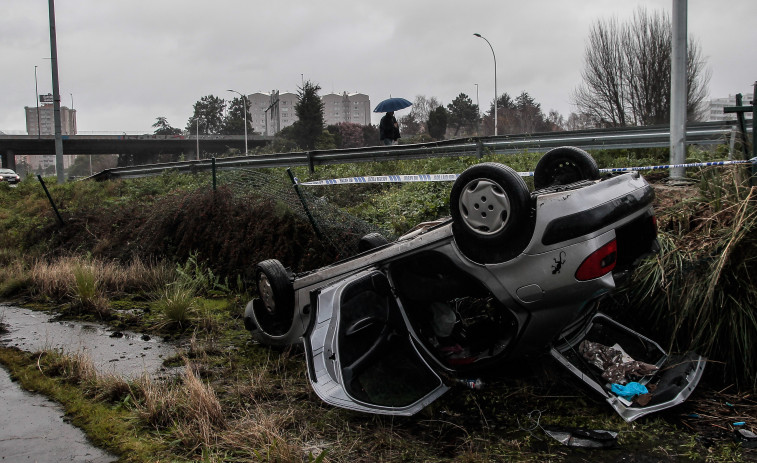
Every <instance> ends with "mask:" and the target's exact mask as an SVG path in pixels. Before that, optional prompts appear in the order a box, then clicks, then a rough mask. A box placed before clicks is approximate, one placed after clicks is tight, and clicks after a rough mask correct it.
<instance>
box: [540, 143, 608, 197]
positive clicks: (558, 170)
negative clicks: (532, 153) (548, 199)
mask: <svg viewBox="0 0 757 463" xmlns="http://www.w3.org/2000/svg"><path fill="white" fill-rule="evenodd" d="M598 178H599V168H598V167H597V162H596V161H595V160H594V158H592V157H591V155H590V154H589V153H587V152H586V151H584V150H582V149H580V148H576V147H574V146H561V147H559V148H554V149H552V150H550V151H548V152H547V154H545V155H544V156H542V158H541V159H539V162H537V163H536V168H535V169H534V188H536V189H537V190H540V189H542V188H547V187H551V186H555V185H567V184H570V183H575V182H578V181H581V180H596V179H598Z"/></svg>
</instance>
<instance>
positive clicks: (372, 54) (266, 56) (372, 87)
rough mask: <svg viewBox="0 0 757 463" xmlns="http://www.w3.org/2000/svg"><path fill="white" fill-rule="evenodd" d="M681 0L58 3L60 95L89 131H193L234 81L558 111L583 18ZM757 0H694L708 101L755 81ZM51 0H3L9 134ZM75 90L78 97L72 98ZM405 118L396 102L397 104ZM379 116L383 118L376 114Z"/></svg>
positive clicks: (43, 75)
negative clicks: (522, 102)
mask: <svg viewBox="0 0 757 463" xmlns="http://www.w3.org/2000/svg"><path fill="white" fill-rule="evenodd" d="M672 2H673V0H627V1H622V2H621V1H617V0H581V1H566V0H530V1H523V0H522V1H517V2H516V1H512V0H496V1H483V0H467V1H459V0H458V1H446V0H404V1H396V0H381V1H373V2H366V1H359V0H323V1H312V0H278V1H270V0H269V1H265V2H262V1H249V0H216V1H204V2H198V1H186V0H183V1H179V0H128V1H126V0H57V1H56V2H55V13H56V26H57V40H58V65H59V72H60V92H61V100H62V105H64V106H68V107H71V106H72V104H73V106H74V108H75V109H76V110H77V125H78V129H79V132H80V133H100V132H102V133H106V132H107V133H118V132H124V131H125V132H128V133H133V132H140V133H152V131H153V129H152V128H151V125H152V124H153V123H154V122H155V119H156V118H157V117H158V116H165V117H167V118H168V122H169V123H170V124H171V125H172V126H174V127H179V128H184V127H185V126H186V124H187V120H188V119H189V117H190V116H191V114H192V105H193V104H194V103H195V102H196V101H197V100H199V99H200V98H201V97H203V96H205V95H211V94H212V95H216V96H218V97H221V98H224V99H226V100H231V99H232V98H233V97H234V96H235V95H234V94H232V93H229V92H227V91H226V90H227V89H234V90H237V91H240V92H242V93H245V94H249V93H253V92H257V91H264V92H265V91H270V90H272V89H278V90H280V91H282V92H283V91H291V92H296V91H297V87H298V86H299V85H301V79H302V78H304V79H305V80H310V81H312V82H315V83H317V84H319V85H320V86H321V87H322V91H321V94H325V93H329V92H332V91H333V92H336V93H341V92H343V91H347V92H360V93H365V94H368V95H369V96H370V98H371V104H372V106H375V105H376V104H377V103H378V102H379V101H380V100H382V99H384V98H388V97H389V96H390V95H391V96H401V97H405V98H407V99H409V100H411V101H412V100H413V99H414V98H415V96H416V95H425V96H427V97H432V96H433V97H436V98H437V99H439V100H440V101H441V102H442V103H443V104H444V105H446V104H448V103H450V102H451V101H452V100H453V99H454V98H455V97H456V96H457V95H459V94H460V93H465V94H467V95H468V96H470V97H471V99H472V100H473V102H474V103H475V102H476V86H475V84H479V94H478V97H479V102H480V105H481V107H482V109H485V108H488V106H489V104H490V102H491V101H492V99H493V98H494V64H493V60H492V54H491V51H490V49H489V47H488V45H487V44H486V42H484V41H483V40H481V39H480V38H477V37H474V36H473V33H474V32H478V33H480V34H482V35H483V36H484V37H486V38H487V39H488V40H489V41H490V42H491V44H492V46H493V47H494V51H495V53H496V57H497V89H498V91H499V93H500V94H502V93H504V92H507V93H509V94H510V95H511V96H513V97H515V96H517V95H518V94H520V92H521V91H524V90H525V91H527V92H529V93H530V94H531V95H532V96H533V97H534V98H535V99H536V101H537V102H539V103H541V105H542V109H543V110H544V112H545V113H546V112H547V111H549V110H550V109H555V110H557V111H559V112H560V113H561V114H563V115H564V116H566V117H567V116H568V114H569V113H570V112H571V111H573V110H574V108H573V106H572V105H571V100H570V96H571V93H572V92H573V90H574V89H575V88H576V87H577V86H578V85H579V84H580V82H581V70H582V68H583V55H584V50H585V45H586V38H587V36H588V32H589V28H590V26H591V24H592V23H594V22H595V21H596V20H598V19H609V18H611V17H617V18H618V19H619V20H626V19H629V18H631V16H632V14H633V12H634V10H635V9H637V8H638V7H639V6H644V7H646V8H647V9H649V10H664V11H666V12H668V14H670V13H671V12H672ZM755 19H757V1H755V0H719V1H713V0H692V1H690V2H689V3H688V30H689V34H690V36H693V37H694V38H696V39H697V40H698V41H699V43H700V45H701V47H702V51H703V54H704V55H705V56H706V57H707V61H708V64H709V68H710V70H711V72H712V79H711V81H710V86H709V94H710V96H711V97H721V96H728V95H729V94H735V93H739V92H741V93H747V92H751V91H752V85H753V83H754V81H755V80H757V60H755V51H754V47H755V44H757V29H755V28H754V27H753V23H754V20H755ZM49 40H50V34H49V23H48V1H46V0H3V2H2V14H1V15H0V60H1V61H2V67H1V68H0V69H2V71H1V72H0V94H1V95H2V97H1V98H0V130H2V131H22V132H23V133H25V130H26V127H25V119H24V106H34V104H35V99H34V98H35V91H34V66H38V68H37V77H38V85H39V93H41V94H45V93H48V92H52V79H51V70H50V60H49V59H46V58H48V57H49V56H50V43H49ZM72 97H73V103H72ZM399 114H402V113H399ZM377 120H378V119H377V118H374V123H376V122H377Z"/></svg>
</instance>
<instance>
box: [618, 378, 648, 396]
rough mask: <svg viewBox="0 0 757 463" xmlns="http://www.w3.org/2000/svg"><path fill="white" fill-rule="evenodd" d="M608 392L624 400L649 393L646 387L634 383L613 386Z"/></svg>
mask: <svg viewBox="0 0 757 463" xmlns="http://www.w3.org/2000/svg"><path fill="white" fill-rule="evenodd" d="M610 390H611V391H612V392H613V393H614V394H615V395H617V396H618V397H622V398H624V399H626V400H632V399H633V398H634V397H636V396H637V395H641V394H646V393H647V392H649V391H648V390H647V388H646V386H644V385H643V384H640V383H636V382H630V383H627V384H625V385H623V384H613V385H612V386H610Z"/></svg>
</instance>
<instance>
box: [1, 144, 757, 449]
mask: <svg viewBox="0 0 757 463" xmlns="http://www.w3.org/2000/svg"><path fill="white" fill-rule="evenodd" d="M593 154H594V155H595V158H596V159H597V161H598V163H599V165H600V167H607V166H613V167H616V166H635V165H651V164H658V163H661V162H665V161H666V156H667V154H666V152H665V151H664V150H641V151H637V152H631V151H613V152H596V153H593ZM717 155H718V153H708V152H694V153H691V155H690V158H691V159H696V160H700V159H701V160H707V159H711V158H713V157H714V156H717ZM539 157H540V154H538V153H521V154H518V155H507V156H504V155H490V154H487V155H486V156H484V158H483V159H482V160H483V161H495V162H503V163H506V164H508V165H510V166H511V167H513V168H514V169H515V170H517V171H532V170H533V168H534V166H535V164H536V161H537V159H538V158H539ZM479 161H480V160H478V159H476V158H474V157H470V158H466V157H460V158H456V157H449V158H438V159H427V160H406V161H397V162H386V163H361V164H355V165H336V166H329V167H327V168H319V169H318V170H317V172H316V173H315V174H310V173H309V172H307V171H306V169H304V168H298V169H294V170H295V171H296V172H295V175H297V176H298V177H299V178H300V179H301V180H302V181H305V180H311V179H319V178H339V177H349V176H354V175H377V174H381V175H386V174H418V173H459V172H462V171H463V170H464V169H465V168H466V167H467V166H469V165H471V164H474V163H477V162H479ZM735 172H736V169H720V170H714V169H711V170H703V171H695V170H692V171H690V176H691V177H692V179H694V180H696V181H698V182H699V183H698V184H696V185H693V186H690V187H686V188H674V187H668V186H666V185H664V184H662V183H661V184H658V185H656V188H657V202H658V204H657V206H656V207H657V211H658V224H659V228H660V237H661V242H662V244H663V250H662V252H661V253H660V254H659V255H658V256H657V257H656V258H654V259H651V260H649V261H648V262H647V263H646V264H645V266H644V267H643V268H642V270H641V271H639V272H637V274H636V275H635V280H634V282H633V284H632V285H631V287H630V289H629V291H628V292H626V293H623V294H621V295H617V296H616V297H615V298H614V302H615V304H616V305H617V307H612V306H609V305H608V307H607V309H608V310H616V311H618V312H619V313H620V314H621V316H622V315H623V314H626V318H627V320H625V321H628V319H630V320H631V323H635V324H638V325H643V329H642V331H644V332H649V331H650V330H651V331H655V330H656V331H658V332H657V333H654V335H655V336H656V337H658V338H660V339H672V341H671V347H673V349H675V350H684V349H688V348H691V347H694V348H697V349H699V350H700V351H701V352H702V353H705V354H706V355H708V356H709V357H710V358H711V359H712V360H715V361H717V362H723V363H724V364H725V365H726V367H725V368H718V365H719V364H720V363H713V364H712V365H711V366H709V367H708V371H714V372H719V373H722V374H721V375H714V376H713V377H712V378H708V381H710V382H711V383H710V384H703V385H702V386H701V387H700V389H698V391H697V393H695V395H694V397H692V399H690V400H689V401H687V402H686V403H685V404H684V405H682V406H681V407H678V408H676V409H674V410H671V411H670V412H667V413H664V414H659V415H658V416H655V417H651V418H644V419H641V420H639V421H638V422H636V423H632V424H628V423H625V422H623V421H622V420H621V419H620V418H619V417H617V416H616V415H615V414H613V413H612V412H611V411H610V409H609V408H608V407H607V405H606V404H605V403H604V402H602V401H600V400H598V399H597V397H596V396H595V395H594V394H593V393H592V392H591V391H586V390H584V389H581V388H579V387H578V385H577V384H576V383H575V381H573V380H572V379H571V378H569V377H567V376H563V374H562V373H560V372H559V370H557V369H549V370H548V371H547V370H546V364H545V363H544V362H532V364H531V365H514V366H512V369H510V370H508V375H507V376H506V377H502V378H492V379H491V380H489V381H488V382H487V384H486V387H485V388H484V389H483V390H480V391H472V390H467V389H464V388H459V389H458V390H455V391H452V392H451V393H449V394H447V395H445V396H444V397H442V398H441V399H439V400H438V401H436V402H435V403H433V404H432V405H431V406H429V407H427V408H426V409H425V410H423V411H422V412H421V413H420V414H418V415H417V416H414V417H407V418H405V417H385V416H371V415H365V414H358V413H353V412H349V411H346V410H341V409H337V408H333V407H329V406H327V405H325V404H323V403H322V402H321V401H320V400H319V399H318V398H317V397H315V395H314V394H313V392H312V390H311V388H310V386H309V384H308V381H307V375H306V371H305V362H304V354H303V352H302V351H301V350H299V349H297V348H290V349H285V350H283V351H278V350H273V349H268V348H265V347H262V346H260V345H257V344H255V343H253V342H252V341H251V340H250V338H249V335H248V333H247V332H246V331H244V329H243V327H242V322H241V319H240V316H241V314H242V311H243V309H244V306H245V304H246V303H247V301H248V300H249V298H250V297H251V296H250V295H249V294H246V292H247V291H248V289H249V287H250V286H249V285H248V283H249V277H250V275H249V270H251V268H252V265H254V264H255V263H256V262H258V261H260V260H263V259H265V258H270V257H277V258H279V259H280V260H282V262H285V264H286V265H287V266H290V267H291V268H293V269H294V270H295V271H300V270H307V269H311V268H315V267H318V266H321V265H325V264H328V263H330V262H332V261H333V259H335V258H336V256H335V255H334V254H333V253H331V252H330V251H328V248H327V247H326V246H324V245H323V244H321V243H319V241H318V239H317V238H316V237H315V235H314V233H313V231H312V229H311V227H310V225H309V224H308V223H307V220H306V219H305V218H304V217H302V216H301V215H298V214H297V213H294V212H293V211H291V210H288V209H287V208H286V207H285V206H284V205H283V203H282V202H280V201H274V200H272V199H270V198H268V197H266V196H264V195H260V194H259V192H257V191H254V188H249V189H247V190H245V191H242V192H240V191H239V190H237V189H232V188H231V187H230V186H229V185H222V186H221V187H220V188H219V189H218V190H217V191H216V192H213V191H212V189H211V188H210V186H209V181H208V180H209V179H208V178H207V177H208V176H207V175H205V174H197V175H179V174H175V173H168V174H164V175H160V176H157V177H151V178H146V179H136V180H119V181H113V182H103V183H94V182H75V183H67V184H64V185H55V184H54V183H53V182H50V184H49V185H48V186H49V187H50V189H51V194H52V196H53V198H54V199H55V200H56V202H57V203H58V206H59V208H60V210H61V212H62V214H63V216H64V218H65V220H66V223H67V225H66V226H65V227H60V226H59V225H58V224H57V222H56V221H55V218H54V216H53V214H52V210H51V208H50V205H49V203H48V202H47V199H46V197H44V193H42V191H41V188H40V186H39V184H38V182H36V180H33V179H30V180H25V181H24V182H22V183H21V184H20V185H19V187H18V188H13V189H11V188H3V187H2V186H1V185H0V219H2V220H0V261H1V262H2V265H0V297H3V298H5V299H13V300H15V301H17V302H18V303H21V304H27V305H29V306H34V307H35V308H38V309H42V310H53V311H55V312H57V313H59V314H61V315H62V316H67V317H77V318H88V319H95V320H99V321H102V322H103V323H107V324H109V325H110V326H112V327H113V328H115V329H134V330H137V331H140V332H145V333H150V334H153V335H156V336H160V337H164V338H172V339H177V340H179V341H180V342H181V344H182V348H181V349H180V351H179V353H178V354H177V355H176V356H175V357H172V358H171V359H167V360H166V366H167V367H176V368H177V369H178V371H179V373H178V374H176V375H173V376H170V377H169V378H166V379H156V378H149V377H142V378H137V379H133V380H127V379H124V378H120V377H118V376H113V375H105V374H101V373H98V372H97V371H96V369H95V368H94V367H93V365H92V362H91V361H90V360H89V359H87V358H86V356H83V355H81V354H80V353H60V352H55V351H45V352H41V353H33V354H32V353H21V352H19V351H16V350H14V349H8V348H0V363H2V364H3V365H4V366H5V368H7V369H8V370H9V371H10V372H11V374H12V375H13V377H14V378H15V379H16V380H18V381H19V383H20V384H21V385H22V386H23V387H24V388H26V389H29V390H35V391H39V392H41V393H44V394H46V395H48V396H50V397H52V398H53V399H55V400H57V401H59V402H61V403H62V404H63V405H64V406H65V407H66V410H67V412H68V413H69V416H70V417H71V419H72V421H73V422H74V423H75V424H76V425H77V426H80V427H82V429H84V430H85V431H86V432H87V433H88V435H89V436H90V438H91V439H92V440H93V442H95V443H96V444H97V445H99V446H102V447H104V448H107V449H109V450H111V451H113V452H115V453H117V454H118V455H120V456H121V460H122V461H134V462H142V461H144V462H147V461H157V460H160V461H197V460H202V461H217V462H220V461H224V462H235V461H281V462H289V461H324V462H347V461H350V462H352V461H468V462H485V461H533V462H537V461H538V462H541V461H555V462H559V461H576V460H587V461H596V460H607V461H620V460H622V459H624V458H626V457H627V456H628V455H634V456H639V458H643V459H645V460H648V461H653V460H655V461H656V460H671V459H681V460H685V461H742V460H748V459H750V458H752V457H754V453H751V452H753V451H752V450H747V449H744V448H742V447H741V446H740V445H739V444H737V443H734V442H733V440H732V434H731V433H730V432H729V431H732V430H731V429H730V428H729V426H731V424H730V423H732V422H733V421H736V419H735V418H738V419H739V420H745V421H748V422H749V425H748V426H750V427H751V426H753V425H754V424H753V423H754V422H757V418H755V417H757V406H756V405H755V404H754V403H753V402H752V401H751V399H750V395H751V394H752V393H753V390H754V378H755V377H756V376H757V367H755V365H756V363H757V357H755V353H754V352H755V348H756V347H757V346H755V343H756V342H757V323H756V322H755V316H754V310H755V309H754V307H756V306H757V303H756V301H755V297H756V296H757V294H756V293H755V289H754V285H753V284H752V281H751V276H750V274H752V273H754V272H750V270H751V269H752V268H753V267H754V261H755V256H756V255H757V249H755V239H754V226H755V225H754V222H755V218H756V217H757V214H755V211H754V201H753V197H754V194H755V193H754V190H753V189H751V188H748V187H746V186H745V184H744V183H743V180H740V179H739V178H738V177H737V176H736V175H734V173H735ZM279 174H280V173H279ZM280 177H281V178H283V179H284V180H283V181H286V180H285V177H284V176H283V175H281V176H280ZM648 177H650V178H652V179H654V178H660V177H661V174H655V175H649V176H648ZM527 182H529V183H530V179H527ZM449 186H450V185H449V184H448V183H410V184H402V185H397V184H384V185H351V186H343V185H341V186H329V187H317V188H311V189H308V190H307V192H308V194H309V195H312V196H313V197H316V198H318V200H313V204H312V206H313V208H317V207H319V206H318V205H319V204H320V203H322V202H325V203H328V204H331V205H338V206H339V207H341V208H343V209H345V210H348V211H349V212H350V213H351V214H352V215H355V216H358V217H360V218H361V219H363V220H365V221H367V222H370V223H372V224H374V225H376V226H380V227H382V228H385V229H387V230H389V231H390V232H391V233H393V234H401V233H404V232H406V231H407V230H409V229H410V228H411V227H413V226H414V225H416V224H417V223H418V222H420V221H425V220H432V219H436V218H439V217H440V216H445V215H447V214H448V192H449ZM290 237H292V238H290ZM610 302H612V301H610ZM627 307H637V309H634V310H632V311H631V310H628V309H627ZM1 326H2V312H0V327H1ZM650 334H653V333H650ZM653 337H654V336H653ZM737 380H738V381H739V382H738V389H735V388H733V387H731V388H730V389H724V388H725V387H726V386H729V385H730V384H732V383H734V382H735V381H737ZM690 415H696V416H698V417H700V418H692V417H691V416H690ZM712 417H717V418H712ZM545 425H563V426H581V427H589V428H594V429H610V430H617V431H619V432H620V437H619V448H618V449H613V450H606V451H601V453H599V452H600V451H580V450H576V451H568V449H567V448H566V447H563V446H561V445H560V444H559V443H557V442H556V441H553V440H551V439H549V438H548V437H546V436H545V434H544V433H543V432H542V430H541V429H540V428H539V426H545ZM715 426H720V427H721V428H723V429H725V431H723V432H720V430H719V429H720V428H717V427H715ZM750 429H753V428H750Z"/></svg>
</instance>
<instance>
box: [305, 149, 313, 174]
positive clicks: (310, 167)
mask: <svg viewBox="0 0 757 463" xmlns="http://www.w3.org/2000/svg"><path fill="white" fill-rule="evenodd" d="M305 154H306V155H307V157H308V168H309V169H310V173H311V174H312V173H314V172H315V164H313V153H312V152H311V151H307V152H306V153H305Z"/></svg>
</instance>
